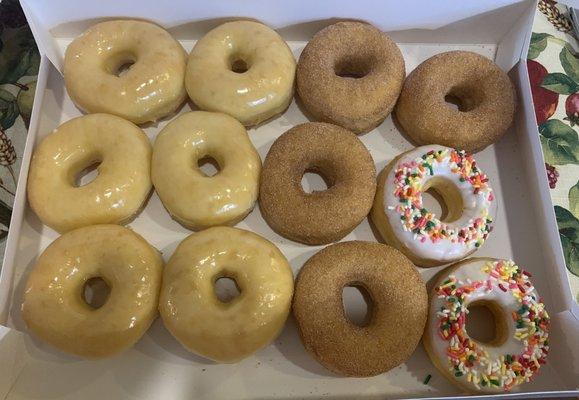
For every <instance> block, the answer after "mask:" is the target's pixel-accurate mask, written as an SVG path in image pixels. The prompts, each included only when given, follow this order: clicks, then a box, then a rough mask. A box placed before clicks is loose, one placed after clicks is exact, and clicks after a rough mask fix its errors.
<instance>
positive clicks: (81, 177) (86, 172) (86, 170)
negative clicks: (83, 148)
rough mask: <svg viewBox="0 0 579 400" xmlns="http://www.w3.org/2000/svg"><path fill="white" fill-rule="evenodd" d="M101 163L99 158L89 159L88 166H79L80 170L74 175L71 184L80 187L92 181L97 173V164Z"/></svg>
mask: <svg viewBox="0 0 579 400" xmlns="http://www.w3.org/2000/svg"><path fill="white" fill-rule="evenodd" d="M101 163H102V161H101V160H96V161H90V162H89V163H88V164H89V165H88V166H85V167H81V170H80V171H79V172H77V173H76V175H75V176H74V179H73V185H74V186H75V187H82V186H86V185H88V184H89V183H91V182H92V181H94V180H95V179H96V178H97V177H98V175H99V166H100V165H101Z"/></svg>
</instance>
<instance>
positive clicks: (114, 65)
mask: <svg viewBox="0 0 579 400" xmlns="http://www.w3.org/2000/svg"><path fill="white" fill-rule="evenodd" d="M136 61H137V57H136V56H135V55H134V54H133V53H131V52H120V53H117V54H115V55H113V56H111V57H109V58H108V60H107V61H106V62H105V69H106V71H107V72H108V73H109V74H111V75H114V76H117V77H122V76H123V75H126V74H127V73H128V72H129V70H130V69H131V67H132V66H133V65H134V64H135V62H136Z"/></svg>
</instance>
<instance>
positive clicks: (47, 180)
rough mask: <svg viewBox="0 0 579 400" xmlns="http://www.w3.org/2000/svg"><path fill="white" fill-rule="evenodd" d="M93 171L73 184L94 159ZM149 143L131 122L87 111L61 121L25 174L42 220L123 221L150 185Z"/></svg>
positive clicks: (74, 224)
mask: <svg viewBox="0 0 579 400" xmlns="http://www.w3.org/2000/svg"><path fill="white" fill-rule="evenodd" d="M99 161H100V165H99V166H98V167H97V171H98V176H97V177H96V178H95V179H94V180H93V181H92V182H90V183H88V184H86V185H84V186H80V187H77V185H76V181H77V177H78V175H79V174H80V173H81V172H82V171H83V170H85V169H86V168H88V167H90V166H91V165H94V164H95V162H99ZM150 168H151V145H150V143H149V139H148V138H147V136H145V134H144V133H143V131H142V130H141V129H139V128H138V127H137V126H136V125H134V124H132V123H130V122H129V121H126V120H124V119H122V118H119V117H115V116H114V115H108V114H89V115H85V116H83V117H78V118H74V119H71V120H70V121H67V122H65V123H64V124H62V125H60V126H59V127H58V128H57V129H56V130H54V131H53V132H52V133H50V134H49V135H48V136H47V137H46V138H44V140H42V142H41V143H40V144H39V145H38V147H37V149H36V150H35V152H34V155H33V157H32V162H31V164H30V172H29V176H28V200H29V202H30V206H31V207H32V209H33V210H34V212H35V213H36V214H37V215H38V217H39V218H40V219H41V221H42V222H43V223H44V224H46V225H48V226H50V227H51V228H53V229H55V230H57V231H59V232H66V231H69V230H71V229H75V228H79V227H81V226H87V225H94V224H106V223H114V224H122V223H124V222H126V221H128V220H130V219H131V218H132V217H133V216H134V215H135V214H136V213H137V212H138V211H139V210H140V209H141V208H142V206H143V205H144V203H145V201H146V199H147V197H148V195H149V192H150V191H151V178H150Z"/></svg>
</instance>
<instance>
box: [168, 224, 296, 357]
mask: <svg viewBox="0 0 579 400" xmlns="http://www.w3.org/2000/svg"><path fill="white" fill-rule="evenodd" d="M221 277H229V278H232V279H234V280H235V281H236V283H237V286H238V288H239V291H240V295H239V296H237V297H236V298H234V299H233V300H232V301H230V302H229V303H223V302H221V301H220V300H219V299H218V298H217V296H216V295H215V291H214V283H215V281H216V280H217V279H219V278H221ZM293 285H294V283H293V275H292V271H291V268H290V266H289V264H288V262H287V260H286V258H285V257H284V255H283V254H282V253H281V252H280V251H279V250H278V249H277V247H275V246H274V245H273V244H272V243H271V242H269V241H268V240H266V239H264V238H262V237H261V236H258V235H256V234H255V233H252V232H249V231H244V230H241V229H236V228H229V227H215V228H210V229H207V230H204V231H202V232H199V233H194V234H192V235H190V236H189V237H187V238H186V239H185V240H184V241H183V242H181V243H180V244H179V247H177V250H176V251H175V253H173V255H172V256H171V259H170V260H169V262H168V263H167V266H166V268H165V271H164V273H163V287H162V289H161V298H160V300H159V311H160V312H161V317H162V318H163V322H164V323H165V326H166V327H167V329H168V330H169V331H170V332H171V333H172V334H173V336H175V338H177V340H179V342H181V344H182V345H183V346H184V347H185V348H187V349H188V350H189V351H191V352H193V353H196V354H199V355H201V356H203V357H207V358H210V359H212V360H215V361H218V362H235V361H238V360H241V359H242V358H245V357H247V356H249V355H251V354H252V353H254V352H256V351H257V350H259V349H261V348H263V347H265V346H267V345H268V344H269V343H270V342H271V341H272V340H274V339H275V338H276V337H277V335H278V334H279V333H280V332H281V330H282V328H283V326H284V323H285V321H286V318H287V316H288V313H289V309H290V304H291V298H292V294H293Z"/></svg>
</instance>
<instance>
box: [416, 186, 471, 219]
mask: <svg viewBox="0 0 579 400" xmlns="http://www.w3.org/2000/svg"><path fill="white" fill-rule="evenodd" d="M422 205H423V206H424V208H426V209H427V210H428V211H429V212H431V213H432V214H434V215H435V216H436V218H438V219H439V220H440V221H442V222H446V223H450V222H454V221H456V220H458V219H459V218H460V217H461V216H462V213H463V209H464V203H463V200H462V195H461V194H460V192H459V190H458V188H457V187H456V185H455V184H454V183H452V182H451V181H450V180H448V179H445V178H441V177H434V178H431V179H430V180H429V181H428V182H426V183H425V184H424V186H423V187H422Z"/></svg>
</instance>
